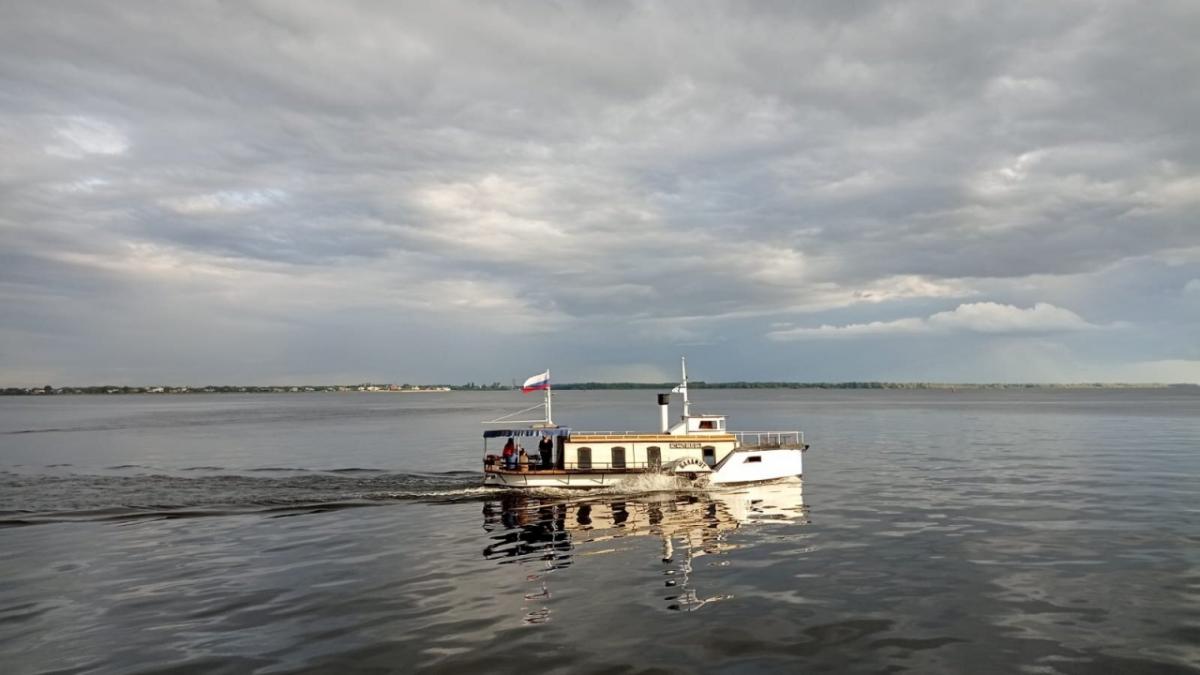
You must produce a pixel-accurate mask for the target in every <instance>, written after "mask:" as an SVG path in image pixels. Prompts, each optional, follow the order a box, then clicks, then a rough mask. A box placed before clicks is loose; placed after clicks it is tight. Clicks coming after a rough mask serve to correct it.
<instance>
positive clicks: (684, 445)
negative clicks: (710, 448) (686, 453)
mask: <svg viewBox="0 0 1200 675" xmlns="http://www.w3.org/2000/svg"><path fill="white" fill-rule="evenodd" d="M677 448H694V449H696V450H699V449H700V444H699V443H672V444H671V449H677Z"/></svg>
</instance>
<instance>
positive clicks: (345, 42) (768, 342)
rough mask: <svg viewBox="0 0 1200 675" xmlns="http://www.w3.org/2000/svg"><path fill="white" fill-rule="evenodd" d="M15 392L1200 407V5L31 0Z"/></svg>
mask: <svg viewBox="0 0 1200 675" xmlns="http://www.w3.org/2000/svg"><path fill="white" fill-rule="evenodd" d="M0 4H2V5H3V15H4V17H5V19H4V21H3V22H0V158H2V159H0V385H5V386H34V385H36V386H41V385H44V384H52V385H56V386H61V385H66V384H76V385H82V384H101V383H110V384H135V385H136V384H156V383H158V384H236V383H245V384H259V383H261V384H272V383H277V384H297V383H339V382H343V383H349V382H362V381H375V382H398V383H399V382H409V383H435V382H437V383H441V382H446V383H460V382H467V381H476V382H491V381H494V380H499V381H502V382H506V383H507V382H509V381H510V380H511V379H512V378H516V379H518V380H523V379H524V378H525V377H527V376H529V375H532V374H534V373H538V372H541V371H542V370H544V369H546V368H550V369H551V371H552V374H553V378H554V379H555V380H557V381H588V380H607V381H626V380H636V381H667V380H671V379H672V378H674V377H676V373H677V368H678V358H679V356H681V355H687V357H688V363H689V371H690V372H689V374H690V375H691V376H692V377H693V379H705V380H709V381H729V380H789V381H796V380H800V381H846V380H898V381H943V382H1081V381H1087V382H1093V381H1124V382H1200V123H1197V119H1200V40H1197V39H1196V36H1197V35H1200V4H1198V3H1196V2H1194V1H1191V0H1185V1H1181V2H1154V3H1145V2H1132V1H1131V2H1056V3H1045V2H993V3H987V2H979V3H974V2H971V3H963V2H959V1H957V0H955V1H949V2H936V1H931V2H924V1H923V2H850V1H846V0H839V1H836V2H811V3H786V2H780V3H771V2H763V3H732V2H731V3H722V2H665V3H659V2H637V3H626V2H590V3H584V2H580V3H575V2H559V3H482V2H481V3H463V2H456V1H455V2H435V3H431V2H378V3H375V2H334V3H331V2H325V3H316V2H302V1H296V0H277V1H268V2H264V1H246V2H204V1H197V2H188V3H161V2H139V1H136V0H129V1H126V0H122V1H120V2H116V1H103V0H101V1H97V2H86V3H79V2H57V1H53V0H51V1H46V2H16V1H11V0H0Z"/></svg>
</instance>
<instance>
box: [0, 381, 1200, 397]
mask: <svg viewBox="0 0 1200 675" xmlns="http://www.w3.org/2000/svg"><path fill="white" fill-rule="evenodd" d="M676 384H677V383H675V382H656V383H646V382H573V383H568V384H559V385H555V386H554V388H555V389H558V390H560V391H572V390H574V391H579V390H585V391H599V390H606V389H613V390H630V389H654V390H660V391H662V390H670V389H671V388H672V387H674V386H675V385H676ZM689 386H690V387H691V388H693V389H909V390H917V389H924V390H942V391H946V390H948V391H959V390H969V391H974V390H985V389H987V390H996V389H1026V390H1028V389H1054V390H1063V389H1071V390H1075V389H1200V384H1196V383H1169V384H1168V383H1156V382H1143V383H1127V382H1075V383H1014V382H993V383H946V382H691V383H689ZM512 389H513V387H509V386H500V384H499V383H493V384H490V385H477V384H474V383H469V384H465V385H445V384H437V385H295V386H292V385H288V386H275V385H255V386H242V385H207V386H202V387H193V386H165V385H164V386H148V387H139V386H113V385H98V386H86V387H52V386H44V387H6V388H3V389H0V396H92V395H100V396H106V395H107V396H112V395H145V396H159V395H161V396H166V395H172V396H180V395H187V394H310V393H360V392H361V393H381V394H429V393H449V392H454V391H510V390H512Z"/></svg>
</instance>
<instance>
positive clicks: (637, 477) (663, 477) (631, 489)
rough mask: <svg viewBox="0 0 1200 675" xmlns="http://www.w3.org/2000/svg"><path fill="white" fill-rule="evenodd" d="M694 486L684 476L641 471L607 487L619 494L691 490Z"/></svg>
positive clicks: (608, 489)
mask: <svg viewBox="0 0 1200 675" xmlns="http://www.w3.org/2000/svg"><path fill="white" fill-rule="evenodd" d="M691 488H692V486H691V485H690V484H689V483H688V482H687V481H686V480H684V479H683V478H680V477H679V476H673V475H671V474H666V473H640V474H634V475H632V476H629V477H628V478H624V479H622V480H621V482H619V483H617V484H616V485H614V486H612V487H610V488H607V490H606V491H611V492H614V493H618V494H635V493H639V492H678V491H680V490H689V489H691Z"/></svg>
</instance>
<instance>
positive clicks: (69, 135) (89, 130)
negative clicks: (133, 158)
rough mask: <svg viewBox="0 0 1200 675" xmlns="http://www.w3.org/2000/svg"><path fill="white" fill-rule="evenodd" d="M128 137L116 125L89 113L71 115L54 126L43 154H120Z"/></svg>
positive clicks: (81, 155) (70, 155)
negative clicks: (56, 126)
mask: <svg viewBox="0 0 1200 675" xmlns="http://www.w3.org/2000/svg"><path fill="white" fill-rule="evenodd" d="M127 150H129V139H128V138H127V137H126V136H125V134H124V133H122V132H121V131H120V130H119V129H117V127H115V126H113V125H112V124H109V123H107V122H103V121H101V120H98V119H93V118H90V117H74V118H71V119H68V120H66V122H64V123H63V124H62V125H61V126H59V127H58V128H57V129H55V130H54V141H52V142H51V143H50V144H49V145H47V146H46V154H48V155H55V156H57V157H66V158H69V159H79V158H81V157H84V156H86V155H122V154H125V152H126V151H127Z"/></svg>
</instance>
